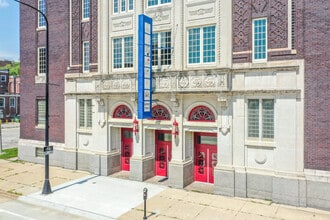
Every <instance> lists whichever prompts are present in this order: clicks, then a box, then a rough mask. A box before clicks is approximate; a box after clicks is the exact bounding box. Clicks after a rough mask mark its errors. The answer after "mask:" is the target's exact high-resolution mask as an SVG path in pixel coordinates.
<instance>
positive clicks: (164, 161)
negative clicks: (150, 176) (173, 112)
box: [155, 130, 172, 176]
mask: <svg viewBox="0 0 330 220" xmlns="http://www.w3.org/2000/svg"><path fill="white" fill-rule="evenodd" d="M171 159H172V134H171V131H159V130H157V131H156V158H155V171H156V175H157V176H167V167H168V162H169V161H170V160H171Z"/></svg>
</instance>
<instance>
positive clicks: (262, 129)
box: [247, 99, 274, 139]
mask: <svg viewBox="0 0 330 220" xmlns="http://www.w3.org/2000/svg"><path fill="white" fill-rule="evenodd" d="M247 114H248V121H247V123H248V137H249V138H262V139H273V138H274V100H273V99H249V100H248V113H247Z"/></svg>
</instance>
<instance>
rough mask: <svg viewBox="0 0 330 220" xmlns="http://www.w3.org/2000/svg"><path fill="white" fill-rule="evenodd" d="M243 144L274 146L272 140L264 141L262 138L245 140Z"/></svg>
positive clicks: (249, 145)
mask: <svg viewBox="0 0 330 220" xmlns="http://www.w3.org/2000/svg"><path fill="white" fill-rule="evenodd" d="M245 145H246V146H248V147H265V148H275V142H274V141H264V140H247V141H245Z"/></svg>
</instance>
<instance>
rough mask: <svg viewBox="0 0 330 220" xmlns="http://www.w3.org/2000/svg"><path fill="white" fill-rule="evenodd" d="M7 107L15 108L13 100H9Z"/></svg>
mask: <svg viewBox="0 0 330 220" xmlns="http://www.w3.org/2000/svg"><path fill="white" fill-rule="evenodd" d="M9 107H15V98H10V99H9Z"/></svg>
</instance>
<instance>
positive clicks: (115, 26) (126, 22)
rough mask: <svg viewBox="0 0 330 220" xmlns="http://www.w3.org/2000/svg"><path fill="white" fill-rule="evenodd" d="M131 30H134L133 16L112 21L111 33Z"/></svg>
mask: <svg viewBox="0 0 330 220" xmlns="http://www.w3.org/2000/svg"><path fill="white" fill-rule="evenodd" d="M130 29H133V18H132V17H131V16H130V17H120V18H116V19H114V18H113V19H112V29H111V31H123V30H130Z"/></svg>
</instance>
